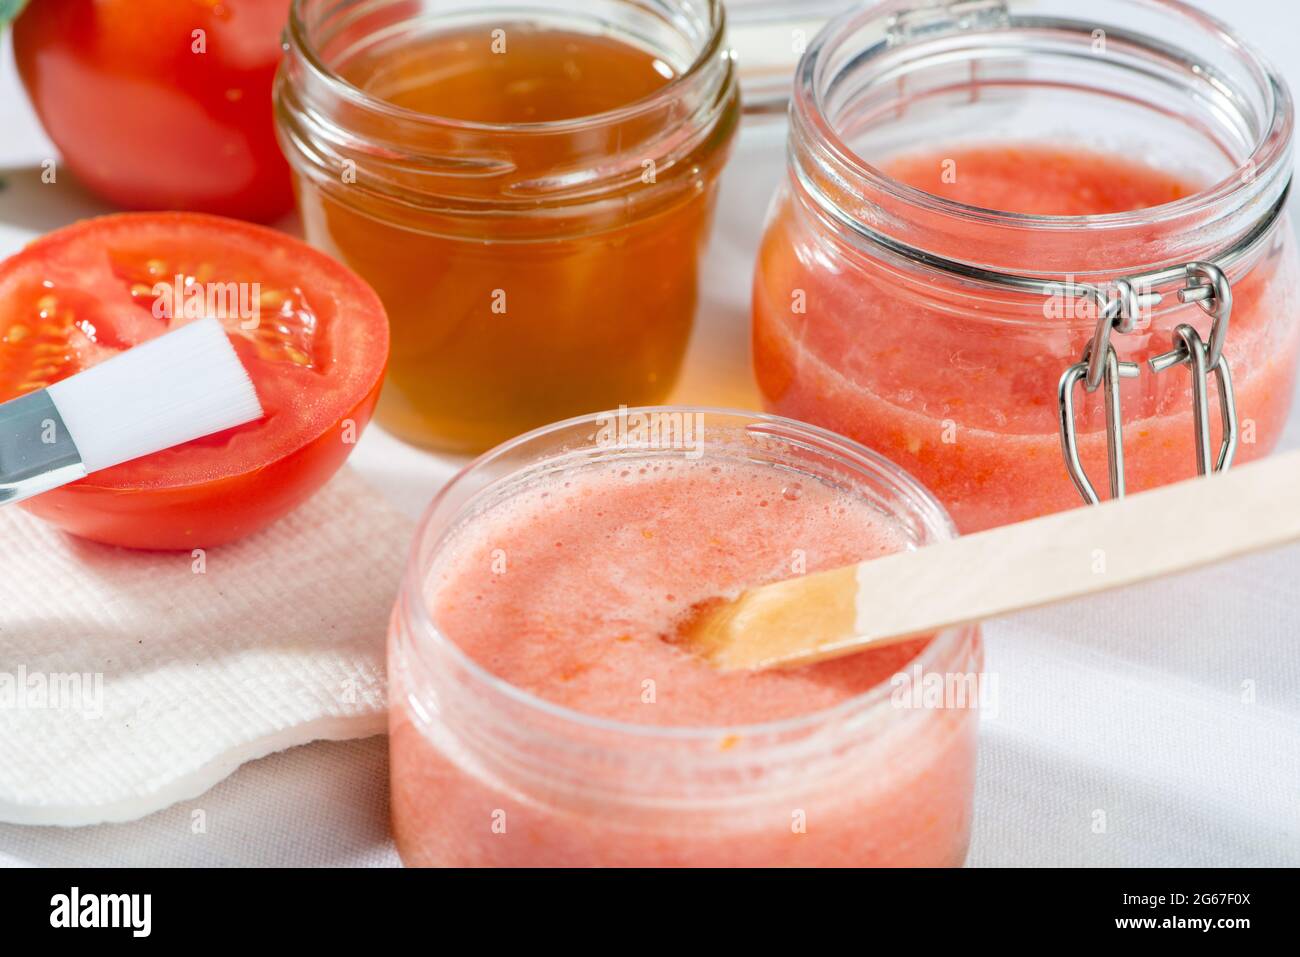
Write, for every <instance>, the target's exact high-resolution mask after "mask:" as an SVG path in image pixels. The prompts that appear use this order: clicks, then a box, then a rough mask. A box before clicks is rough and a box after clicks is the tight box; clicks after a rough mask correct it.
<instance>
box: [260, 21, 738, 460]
mask: <svg viewBox="0 0 1300 957" xmlns="http://www.w3.org/2000/svg"><path fill="white" fill-rule="evenodd" d="M307 6H310V4H307ZM300 26H301V24H300ZM433 26H434V27H435V29H432V30H428V29H426V30H424V31H423V32H420V31H417V30H415V29H414V28H412V30H410V31H404V32H403V33H402V35H401V39H400V40H392V39H382V38H381V39H376V40H374V41H373V42H369V43H365V42H362V43H352V44H347V45H346V46H347V49H343V47H344V46H345V45H344V44H343V43H342V42H341V41H340V42H339V43H338V47H339V49H340V50H341V51H342V52H340V53H339V54H338V57H337V60H336V62H334V63H332V64H331V66H332V69H333V70H334V74H335V75H334V76H333V77H332V78H331V79H332V80H334V81H342V82H343V83H346V84H347V85H348V86H349V87H350V88H352V89H353V90H355V91H360V102H361V104H362V105H358V102H357V100H358V98H357V97H352V98H350V99H349V98H346V97H339V98H338V102H335V101H334V100H332V99H329V96H328V94H329V93H336V91H332V90H324V89H317V88H315V87H314V86H313V77H312V76H311V75H310V73H308V72H307V71H306V70H304V71H303V73H302V74H301V75H295V61H294V59H293V57H292V56H291V58H290V60H289V62H288V63H287V64H286V67H285V71H284V74H283V75H282V77H281V83H280V90H279V93H278V102H279V107H280V116H281V124H282V129H281V132H282V137H283V138H284V140H285V143H286V151H287V152H288V153H289V154H290V156H291V158H294V159H295V164H294V165H295V167H296V169H297V172H298V176H297V188H298V199H299V208H300V210H301V213H302V218H303V225H304V229H305V231H306V234H307V238H308V239H309V240H310V241H311V242H313V243H314V244H316V245H318V246H321V247H322V248H324V249H326V250H328V251H329V252H331V253H332V254H333V255H335V256H336V257H337V258H339V259H340V260H341V261H343V262H344V263H346V264H347V265H348V266H350V267H351V268H352V269H354V270H356V271H357V272H358V273H360V274H361V275H362V276H363V277H364V278H365V279H366V280H367V281H368V282H369V283H370V284H371V285H372V286H373V287H374V288H375V290H376V292H378V293H379V296H380V298H381V299H382V300H383V302H384V305H385V307H386V308H387V311H388V315H389V319H390V322H391V327H392V354H391V358H390V362H389V368H388V377H387V380H386V383H385V387H384V392H383V397H382V399H381V402H380V407H379V413H378V415H379V418H380V421H381V423H382V424H383V425H384V426H385V427H386V428H387V429H389V430H390V431H392V432H394V433H396V434H397V435H398V436H400V437H402V438H403V439H406V440H408V441H411V442H414V443H417V444H421V445H425V446H431V447H437V448H442V449H447V450H455V451H477V450H480V449H483V448H486V447H489V446H491V445H493V444H496V443H498V442H500V441H502V440H504V439H507V438H509V437H511V436H514V435H516V434H519V433H521V432H524V431H527V430H528V429H530V428H534V427H536V426H540V425H542V424H545V423H547V422H550V421H554V420H556V419H562V418H566V417H569V416H573V415H578V414H582V413H587V412H594V411H599V410H601V409H606V408H611V407H616V406H619V405H629V406H631V405H641V404H651V403H655V402H658V401H661V400H662V399H663V398H664V397H665V396H666V395H667V394H668V392H669V391H670V390H671V388H672V386H673V383H674V381H675V379H676V376H677V372H678V369H679V366H680V364H681V360H682V357H683V355H684V352H685V349H686V345H687V342H688V340H689V338H690V334H691V327H692V323H693V319H694V313H695V308H696V299H697V279H698V277H697V273H698V265H699V261H700V257H701V254H702V248H703V245H704V242H705V239H706V234H707V227H708V224H709V219H710V212H711V209H712V207H713V205H714V198H715V194H716V179H717V174H718V172H719V171H720V169H721V166H722V164H723V162H724V160H725V155H726V152H727V147H728V145H729V142H730V139H731V137H732V134H733V132H734V129H735V126H736V120H737V114H738V104H737V96H736V91H735V80H734V77H733V76H732V75H731V68H730V66H729V64H728V63H727V59H726V57H725V56H721V55H717V56H714V55H712V54H711V53H710V52H709V51H708V49H705V50H704V51H703V52H701V53H700V54H699V55H698V56H697V58H696V59H694V60H686V59H684V58H683V57H681V56H678V57H676V59H674V58H673V57H672V56H669V55H667V54H664V55H661V54H660V53H659V52H656V51H655V50H652V49H650V48H648V47H643V46H641V45H639V44H637V43H634V42H632V41H631V40H629V39H625V38H622V37H618V36H613V35H608V34H605V33H599V32H592V31H589V30H584V29H578V28H577V27H570V26H566V25H552V24H550V23H544V22H537V23H533V22H522V21H521V22H508V21H507V22H487V21H485V22H482V23H478V24H471V25H459V26H440V25H438V24H436V23H435V24H433ZM291 29H292V28H291ZM384 36H385V37H386V36H388V34H387V33H385V34H384ZM300 39H303V38H300ZM330 52H331V50H330V48H329V45H328V44H326V49H324V50H320V51H317V54H318V55H319V56H321V57H322V58H324V59H328V58H329V56H330ZM299 65H301V64H299ZM327 100H328V102H325V101H327ZM322 105H325V106H326V107H329V108H331V113H332V126H331V129H329V130H326V129H324V128H320V127H315V126H312V125H311V124H312V123H313V117H314V116H315V115H319V114H320V113H321V106H322ZM340 128H344V129H346V130H347V135H346V136H339V135H338V131H339V129H340ZM331 137H334V139H333V140H332V139H331ZM322 141H324V143H325V148H321V145H320V144H321V143H322Z"/></svg>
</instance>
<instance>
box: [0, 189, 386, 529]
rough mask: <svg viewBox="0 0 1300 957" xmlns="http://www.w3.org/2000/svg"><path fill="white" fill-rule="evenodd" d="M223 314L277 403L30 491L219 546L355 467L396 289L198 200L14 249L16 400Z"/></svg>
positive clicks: (5, 391)
mask: <svg viewBox="0 0 1300 957" xmlns="http://www.w3.org/2000/svg"><path fill="white" fill-rule="evenodd" d="M205 313H210V314H215V315H217V317H218V318H220V319H221V320H222V323H223V324H224V326H225V328H226V332H227V334H228V335H229V337H230V339H231V341H232V342H233V343H234V346H235V350H236V352H238V354H239V357H240V359H241V360H242V361H243V363H244V366H245V368H246V369H248V372H249V374H250V375H251V376H252V379H253V384H254V385H255V387H256V388H257V394H258V397H259V398H260V399H261V402H262V407H263V409H264V410H265V412H266V417H265V418H263V419H262V420H260V421H258V422H253V423H249V424H248V425H243V426H240V427H238V428H234V429H229V430H227V431H225V432H220V433H218V434H216V435H212V436H209V437H207V438H204V439H199V440H197V441H194V442H189V443H187V444H185V445H181V446H177V447H176V448H174V449H168V450H167V451H164V452H159V453H157V454H155V455H150V456H146V457H145V458H141V459H136V460H135V461H133V462H125V463H123V464H121V465H118V466H114V467H113V468H110V469H105V470H104V471H102V472H97V473H95V474H94V475H91V476H88V477H87V478H85V479H82V480H81V481H80V482H76V483H74V484H72V485H68V486H65V487H64V488H61V489H56V490H54V491H52V492H47V493H45V494H44V495H40V496H37V497H36V498H34V499H30V500H28V501H27V502H26V503H24V507H26V508H27V509H28V510H30V511H31V512H33V513H35V514H36V515H39V516H40V517H41V518H43V519H46V520H47V521H50V522H53V523H54V524H56V525H58V526H59V527H61V528H63V529H65V530H67V531H69V532H72V533H74V534H77V535H81V536H84V537H86V538H90V539H94V540H95V541H100V542H105V543H108V544H112V545H125V546H128V547H132V548H158V549H178V548H185V549H188V548H194V547H209V546H213V545H219V544H221V543H223V542H228V541H230V540H232V539H235V538H239V537H240V536H243V535H247V534H249V533H250V532H255V531H257V530H258V529H260V528H263V527H264V526H266V525H267V524H269V523H270V522H273V521H275V520H276V519H277V518H280V517H281V516H282V515H284V514H285V513H287V512H289V511H290V510H291V509H293V508H294V507H295V506H297V505H298V504H300V503H301V502H302V501H304V500H305V499H306V498H307V497H308V496H310V495H311V494H312V493H313V492H315V491H316V490H317V489H318V488H320V486H321V485H323V484H324V483H325V481H326V480H327V479H328V478H329V477H330V476H331V475H333V474H334V472H335V471H336V470H337V469H338V468H339V466H340V465H342V463H343V461H344V459H346V458H347V456H348V453H349V452H350V451H351V450H352V447H353V443H355V441H356V438H357V437H359V435H360V433H361V430H362V428H364V426H365V425H366V423H367V422H368V421H369V420H370V415H371V412H372V411H373V409H374V405H375V401H376V399H377V398H378V395H379V387H380V384H381V382H382V380H383V374H384V366H385V364H386V362H387V358H388V321H387V319H386V318H385V315H384V309H383V306H382V305H381V304H380V302H379V298H378V297H377V296H376V295H375V293H374V292H373V291H372V290H371V289H370V287H369V286H367V285H366V284H365V283H364V282H363V281H362V280H361V279H359V278H357V276H356V275H354V274H353V273H352V272H351V271H349V270H348V269H347V268H346V267H344V266H341V265H339V264H338V263H337V262H335V261H334V260H333V259H331V258H329V257H328V256H326V255H325V254H324V253H322V252H319V251H318V250H315V249H313V248H311V247H310V246H308V245H306V244H305V243H302V242H300V241H298V240H296V239H293V238H291V237H289V236H286V235H284V234H283V233H279V232H276V231H274V230H271V229H267V228H264V227H261V226H252V225H249V224H247V223H241V222H236V221H234V220H229V219H222V218H220V217H216V216H207V215H202V214H197V213H127V214H123V215H118V216H106V217H103V218H100V219H90V220H86V221H84V222H80V223H76V224H74V225H72V226H68V227H66V228H64V229H60V230H57V231H55V232H53V233H50V234H49V235H47V236H44V237H42V238H41V239H38V240H37V241H35V242H34V243H32V244H31V245H30V246H28V247H27V248H26V249H24V250H23V251H22V252H20V253H18V254H17V255H15V256H12V257H11V258H9V259H8V260H6V261H5V262H3V263H0V401H5V400H8V399H12V398H15V397H16V396H19V395H22V394H24V393H26V392H31V391H33V390H36V389H40V388H44V387H45V386H47V385H49V384H50V383H52V382H56V381H58V380H59V379H62V378H64V377H66V376H69V375H72V374H74V373H76V372H78V371H80V370H81V369H84V368H87V367H89V366H92V365H94V364H95V363H96V362H99V361H101V360H103V359H104V358H106V357H108V356H111V355H114V354H116V353H117V352H119V351H121V350H123V349H129V348H130V347H132V346H134V345H137V344H138V343H141V342H144V341H146V340H148V339H152V338H153V337H154V336H157V335H161V334H162V333H163V332H166V331H167V330H168V329H171V328H174V327H176V326H177V325H182V324H184V323H186V322H191V321H193V320H194V319H195V318H199V317H200V316H201V315H202V314H205Z"/></svg>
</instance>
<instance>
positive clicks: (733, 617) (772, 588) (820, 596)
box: [680, 451, 1300, 670]
mask: <svg viewBox="0 0 1300 957" xmlns="http://www.w3.org/2000/svg"><path fill="white" fill-rule="evenodd" d="M1294 541H1300V451H1296V452H1289V453H1286V454H1284V455H1278V456H1275V457H1273V458H1271V459H1267V460H1264V461H1261V462H1255V463H1253V464H1250V465H1244V466H1240V467H1238V468H1234V469H1231V470H1229V471H1227V472H1224V473H1221V474H1219V475H1214V476H1210V477H1207V478H1196V479H1191V480H1188V481H1185V482H1180V483H1178V484H1176V485H1170V486H1167V487H1165V488H1161V489H1156V490H1154V491H1150V492H1143V493H1141V494H1138V495H1133V496H1130V497H1128V498H1124V499H1121V500H1118V501H1112V502H1107V503H1105V504H1103V505H1097V506H1092V507H1087V508H1079V509H1074V510H1072V511H1069V512H1061V513H1058V514H1056V515H1048V516H1045V517H1043V518H1037V519H1034V520H1032V521H1028V522H1021V523H1019V524H1016V525H1008V526H1005V527H1003V528H997V529H993V530H990V531H987V532H980V533H979V534H976V535H970V536H967V537H964V538H958V539H954V540H952V541H947V542H941V543H939V544H937V545H931V546H929V547H926V548H921V549H918V550H915V551H908V552H899V553H896V554H893V555H887V556H885V557H884V558H878V559H874V560H872V561H867V562H862V563H860V564H858V565H851V566H848V567H847V568H837V569H834V570H832V571H825V572H818V573H816V574H812V575H807V576H805V577H802V578H794V579H790V580H788V581H782V582H777V583H775V584H771V585H764V586H761V587H759V588H753V589H750V590H749V591H747V592H745V593H743V594H742V595H741V596H740V597H739V598H738V599H736V601H734V602H730V603H726V604H723V605H720V606H719V607H716V608H714V609H711V610H709V611H707V612H706V613H704V614H702V615H700V616H699V617H698V618H697V619H696V620H695V621H694V622H693V623H692V624H691V625H690V626H688V627H687V628H686V629H685V630H684V633H683V634H682V635H681V636H680V638H681V640H682V641H683V643H684V644H685V645H686V646H688V647H690V648H692V649H693V650H694V651H696V652H697V653H699V654H701V655H703V656H705V657H707V658H709V659H710V660H711V661H713V662H714V664H716V665H717V666H718V667H720V668H723V669H727V670H731V669H739V668H770V667H776V666H788V665H803V664H808V663H811V662H814V661H819V660H822V659H825V658H835V657H839V656H841V655H849V654H854V653H856V652H859V651H862V650H864V649H866V648H871V647H877V646H882V645H886V644H890V643H893V642H897V641H902V640H905V639H906V638H909V637H915V636H917V635H925V634H930V633H932V632H935V631H938V630H940V629H943V628H948V627H952V626H954V625H960V624H966V623H969V622H977V621H982V620H984V619H988V618H996V617H998V616H1000V615H1007V614H1010V613H1012V612H1016V611H1021V610H1024V609H1028V608H1035V607H1037V606H1040V605H1046V604H1050V603H1052V602H1057V601H1065V600H1067V599H1070V598H1079V597H1082V596H1084V595H1091V594H1093V593H1095V592H1101V591H1106V590H1107V589H1111V588H1121V587H1123V586H1125V585H1132V584H1135V583H1137V582H1143V581H1149V580H1151V579H1153V578H1161V577H1163V576H1165V575H1172V574H1175V573H1177V572H1183V571H1187V570H1189V569H1192V568H1196V567H1198V566H1201V565H1207V564H1210V563H1212V562H1220V561H1225V560H1227V559H1231V558H1235V557H1237V556H1239V555H1245V554H1248V553H1250V552H1257V551H1262V550H1264V549H1268V548H1274V547H1277V546H1280V545H1285V544H1287V543H1289V542H1294Z"/></svg>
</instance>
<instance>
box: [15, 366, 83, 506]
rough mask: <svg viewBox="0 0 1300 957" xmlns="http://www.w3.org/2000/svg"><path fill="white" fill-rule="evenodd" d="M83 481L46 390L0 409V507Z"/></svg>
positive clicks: (77, 454) (72, 446)
mask: <svg viewBox="0 0 1300 957" xmlns="http://www.w3.org/2000/svg"><path fill="white" fill-rule="evenodd" d="M85 476H86V467H85V465H84V464H82V461H81V453H80V452H79V451H78V450H77V446H76V443H74V442H73V441H72V437H71V436H70V435H69V434H68V429H67V426H65V425H64V423H63V416H62V415H60V414H59V409H58V406H56V405H55V404H54V400H53V399H52V398H51V397H50V393H49V392H48V391H47V390H45V389H41V390H40V391H38V392H30V393H28V394H27V395H23V396H19V397H18V398H16V399H10V400H9V401H8V402H5V403H3V404H0V505H5V504H8V503H10V502H21V501H22V500H23V499H27V498H31V497H32V496H33V495H40V494H41V493H42V492H48V491H49V490H50V489H55V488H58V487H59V486H60V485H66V484H68V483H69V482H75V481H76V480H77V479H79V478H84V477H85Z"/></svg>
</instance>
